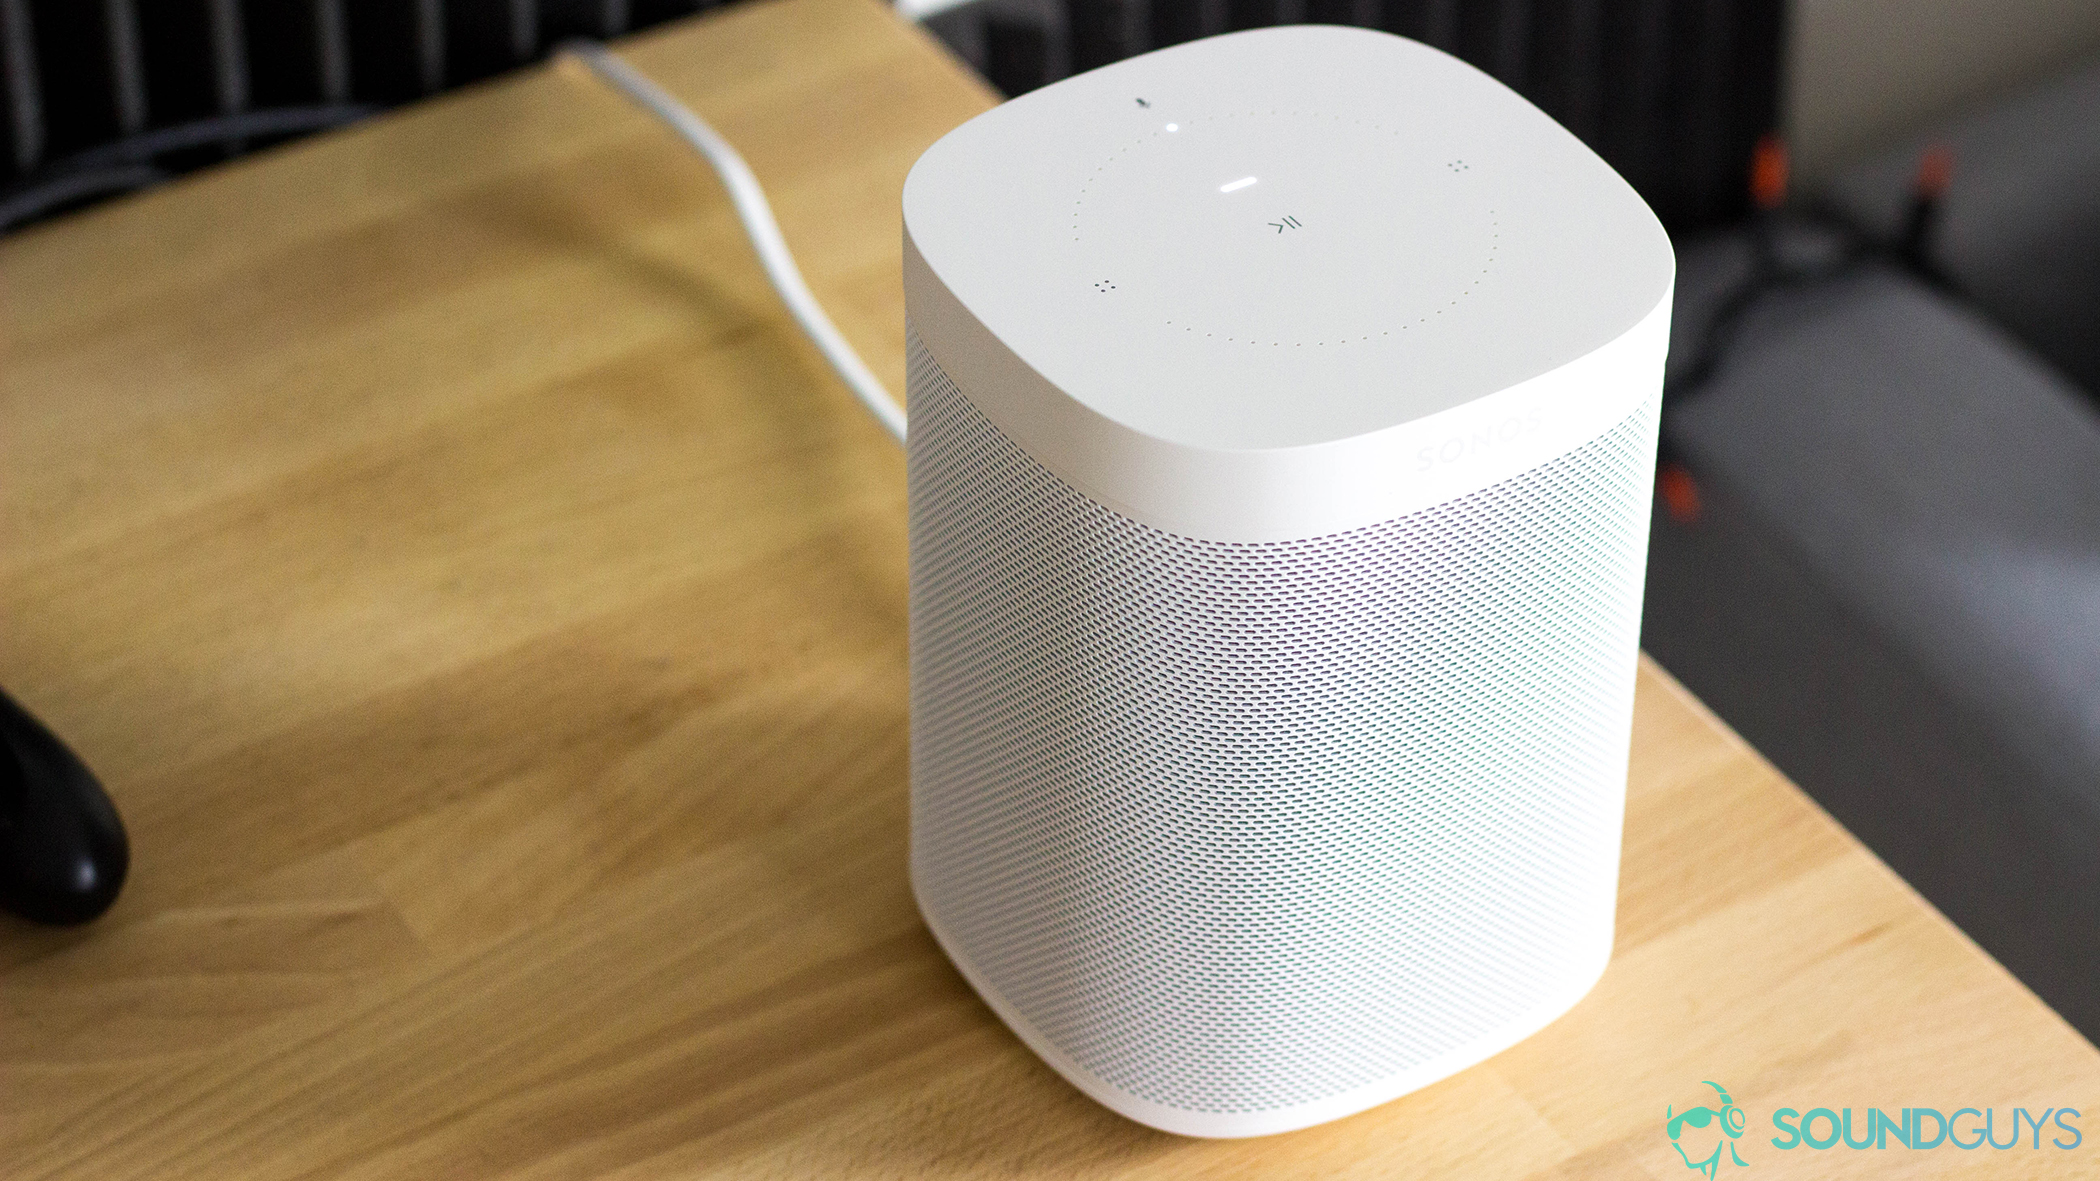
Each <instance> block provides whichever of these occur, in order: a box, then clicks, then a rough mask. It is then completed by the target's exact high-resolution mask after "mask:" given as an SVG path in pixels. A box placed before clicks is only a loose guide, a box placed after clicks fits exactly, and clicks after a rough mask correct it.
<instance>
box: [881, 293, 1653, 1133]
mask: <svg viewBox="0 0 2100 1181" xmlns="http://www.w3.org/2000/svg"><path fill="white" fill-rule="evenodd" d="M909 364H910V385H909V400H910V418H911V439H910V487H911V563H912V576H911V577H912V608H911V611H912V617H911V629H912V841H913V873H914V878H915V882H916V885H917V889H918V892H919V897H920V901H921V904H922V905H923V906H925V907H926V908H927V910H928V912H929V913H930V914H931V915H932V916H933V917H934V918H935V920H936V922H937V923H938V924H939V925H940V926H941V928H942V929H943V932H944V934H945V935H946V936H947V938H948V940H949V942H950V944H951V946H953V947H954V948H955V949H956V950H957V952H958V954H959V955H961V956H962V957H963V958H965V959H967V960H968V961H969V962H970V963H971V965H972V966H973V967H974V968H975V969H976V971H977V972H978V974H979V975H980V976H981V977H982V978H983V979H984V980H985V981H986V982H987V983H989V984H990V985H991V987H993V988H994V989H996V990H997V991H998V992H999V993H1000V994H1002V996H1003V997H1004V998H1005V1000H1006V1001H1007V1002H1008V1003H1009V1004H1010V1005H1011V1007H1012V1008H1013V1009H1014V1010H1015V1011H1017V1012H1018V1013H1019V1014H1020V1015H1021V1016H1023V1017H1024V1018H1025V1019H1026V1020H1027V1021H1028V1022H1029V1023H1030V1024H1032V1025H1034V1026H1035V1028H1036V1030H1037V1031H1038V1032H1039V1033H1040V1034H1041V1035H1042V1036H1043V1037H1044V1038H1046V1039H1047V1040H1049V1041H1050V1042H1052V1043H1053V1044H1054V1045H1055V1046H1056V1047H1057V1048H1058V1049H1060V1050H1061V1051H1063V1052H1064V1053H1065V1054H1066V1055H1067V1056H1069V1057H1070V1058H1071V1059H1073V1060H1074V1061H1076V1062H1078V1063H1079V1064H1080V1065H1082V1066H1083V1067H1084V1068H1086V1069H1087V1070H1089V1071H1091V1072H1093V1073H1094V1074H1095V1075H1097V1076H1098V1077H1099V1078H1100V1079H1102V1080H1104V1081H1106V1082H1107V1083H1109V1084H1111V1085H1113V1086H1115V1087H1118V1088H1120V1089H1122V1090H1124V1091H1126V1092H1128V1093H1130V1094H1132V1095H1135V1096H1138V1097H1140V1098H1142V1099H1146V1100H1149V1101H1151V1102H1154V1103H1159V1104H1162V1105H1166V1106H1170V1107H1175V1108H1181V1109H1186V1110H1192V1111H1205V1112H1228V1113H1229V1112H1253V1111H1262V1110H1269V1109H1274V1108H1279V1107H1288V1106H1293V1105H1296V1104H1301V1103H1308V1102H1313V1101H1316V1100H1320V1099H1325V1098H1329V1097H1331V1096H1335V1095H1338V1094H1340V1093H1342V1092H1344V1091H1348V1090H1351V1089H1353V1088H1356V1087H1361V1086H1366V1085H1369V1084H1372V1083H1375V1082H1378V1081H1380V1080H1382V1079H1386V1078H1390V1077H1392V1076H1394V1075H1396V1074H1399V1073H1400V1072H1403V1071H1406V1070H1408V1069H1409V1068H1411V1067H1414V1066H1417V1065H1419V1064H1422V1063H1424V1062H1426V1061H1428V1060H1430V1059H1432V1058H1435V1057H1437V1056H1438V1055H1440V1054H1445V1053H1448V1052H1452V1051H1454V1050H1457V1049H1459V1048H1461V1047H1463V1046H1464V1045H1465V1044H1467V1043H1469V1042H1474V1041H1478V1040H1480V1039H1483V1038H1487V1037H1492V1036H1493V1035H1494V1034H1495V1032H1496V1031H1497V1030H1498V1029H1503V1028H1507V1027H1508V1026H1509V1025H1510V1024H1511V1023H1512V1022H1514V1021H1518V1020H1521V1019H1522V1018H1523V1017H1524V1015H1525V1014H1527V1013H1530V1012H1533V1011H1535V1010H1536V1009H1537V1008H1538V1007H1539V1006H1540V1005H1541V1004H1543V1003H1546V1002H1548V1001H1550V1000H1551V999H1552V998H1553V997H1555V996H1561V995H1565V994H1566V993H1568V991H1569V990H1570V989H1571V988H1573V987H1579V986H1580V985H1581V984H1582V983H1585V982H1586V979H1577V977H1578V976H1583V975H1584V974H1585V973H1586V972H1589V971H1594V970H1595V967H1596V965H1597V964H1598V963H1599V962H1601V956H1602V955H1603V954H1604V950H1605V948H1606V947H1607V946H1608V941H1609V937H1610V923H1611V915H1612V907H1613V901H1614V897H1615V890H1616V883H1617V873H1618V853H1619V827H1620V822H1621V814H1622V811H1623V805H1624V799H1625V766H1626V748H1627V734H1628V725H1629V718H1630V709H1631V699H1632V680H1633V672H1634V661H1635V653H1636V648H1637V644H1638V635H1639V624H1640V593H1641V576H1642V562H1643V558H1644V555H1645V552H1646V544H1647V525H1648V504H1649V490H1650V486H1651V480H1652V476H1651V473H1652V471H1653V466H1652V465H1653V460H1654V441H1655V409H1654V405H1653V403H1650V404H1648V405H1647V406H1645V407H1644V408H1643V409H1641V410H1639V411H1637V412H1636V413H1634V414H1633V415H1631V416H1630V417H1628V418H1627V419H1626V420H1625V421H1624V422H1622V423H1620V424H1619V425H1618V426H1617V427H1616V428H1614V429H1613V430H1611V431H1610V432H1608V433H1607V434H1605V435H1603V436H1601V437H1600V438H1598V439H1596V440H1595V441H1593V442H1591V443H1589V444H1587V445H1585V446H1583V447H1581V448H1579V449H1577V450H1575V451H1572V452H1570V453H1568V454H1566V455H1564V456H1562V457H1560V458H1559V459H1557V460H1555V461H1553V462H1551V463H1548V464H1545V465H1543V466H1540V467H1538V468H1535V469H1533V470H1531V471H1529V472H1526V473H1524V474H1522V475H1520V476H1517V477H1515V478H1513V479H1510V480H1507V481H1505V482H1503V483H1501V484H1497V485H1494V486H1492V487H1489V488H1486V489H1484V490H1482V491H1480V492H1477V493H1474V494H1472V495H1469V496H1465V497H1462V498H1459V499H1455V500H1451V501H1447V502H1445V503H1443V504H1440V505H1436V506H1434V507H1432V508H1429V509H1425V510H1422V511H1420V512H1416V513H1412V514H1409V515H1407V516H1404V517H1401V518H1398V519H1396V520H1393V521H1389V522H1386V523H1384V524H1380V525H1374V526H1370V527H1368V528H1363V529H1357V530H1354V531H1351V532H1346V533H1340V534H1335V535H1332V536H1327V537H1318V538H1312V539H1308V540H1304V541H1292V542H1280V543H1274V544H1229V543H1220V542H1209V541H1200V540H1195V539H1191V538H1186V537H1181V536H1177V535H1174V534H1171V533H1166V532H1162V531H1160V530H1157V529H1153V528H1150V527H1148V526H1145V525H1142V524H1139V523H1138V522H1135V521H1132V520H1130V519H1129V518H1127V517H1124V516H1122V515H1120V514H1118V513H1116V512H1114V511H1112V510H1110V509H1108V508H1107V507H1105V506H1103V505H1101V504H1098V503H1096V502H1095V501H1093V500H1091V499H1089V498H1088V497H1086V496H1085V495H1083V494H1081V493H1080V492H1078V491H1077V490H1075V489H1074V488H1072V487H1071V486H1069V485H1067V484H1065V483H1064V482H1063V481H1061V480H1060V479H1058V478H1057V477H1056V476H1055V475H1053V474H1051V473H1050V472H1049V471H1047V470H1045V469H1044V468H1042V467H1041V466H1040V465H1038V464H1037V463H1035V462H1034V461H1033V460H1032V459H1030V458H1029V457H1028V456H1027V455H1026V454H1025V453H1023V452H1022V451H1021V450H1020V449H1019V448H1017V447H1016V446H1015V445H1014V444H1013V443H1012V442H1011V441H1010V440H1008V439H1007V438H1006V437H1005V436H1004V435H1003V434H1001V433H1000V432H999V431H998V430H997V429H996V428H994V427H993V426H992V425H991V424H990V423H989V422H987V421H986V420H985V419H984V417H983V416H982V415H981V414H979V413H978V412H977V410H976V408H975V407H974V406H972V405H971V404H970V402H969V401H968V400H967V399H966V398H965V397H964V395H963V394H962V393H961V391H959V390H958V389H957V388H956V386H955V384H954V383H953V382H952V381H951V380H950V379H949V378H948V376H947V374H945V373H944V372H942V370H941V368H940V367H939V365H938V364H937V363H936V362H935V361H934V360H933V358H932V356H931V355H930V354H929V353H928V352H927V351H926V349H925V347H924V345H923V344H922V343H921V342H920V341H919V338H918V336H917V334H916V332H913V333H912V334H911V337H910V361H909Z"/></svg>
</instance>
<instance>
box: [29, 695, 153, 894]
mask: <svg viewBox="0 0 2100 1181" xmlns="http://www.w3.org/2000/svg"><path fill="white" fill-rule="evenodd" d="M130 865H131V846H130V843H129V842H128V841H127V840H126V839H125V836H124V822H123V821H122V820H119V819H118V818H117V809H116V806H115V805H114V804H112V803H110V800H109V796H108V795H107V794H106V793H104V792H103V790H102V785H101V784H100V783H99V782H97V781H96V779H95V776H94V774H93V773H92V772H90V771H89V770H88V769H87V764H85V763H83V762H81V761H80V758H79V756H77V755H75V754H74V753H73V752H72V751H70V750H68V749H66V745H65V743H63V742H60V741H59V740H58V736H57V735H55V734H53V733H51V731H49V730H47V729H45V728H44V725H43V723H41V722H39V721H37V720H36V718H34V717H32V716H31V715H30V713H29V711H28V710H25V709H23V708H22V707H21V706H20V705H18V704H16V703H15V700H14V698H12V697H9V696H8V695H7V694H6V693H4V692H0V908H4V909H6V910H9V911H12V912H13V913H15V914H17V915H20V916H21V917H23V918H25V919H31V920H33V921H35V922H39V923H55V924H73V923H84V922H87V921H88V920H90V919H93V918H95V917H97V916H99V915H101V914H102V912H104V911H106V910H108V909H109V907H110V904H111V903H113V902H115V901H116V900H117V891H118V890H121V889H122V888H123V886H124V874H125V871H126V870H127V869H129V868H130Z"/></svg>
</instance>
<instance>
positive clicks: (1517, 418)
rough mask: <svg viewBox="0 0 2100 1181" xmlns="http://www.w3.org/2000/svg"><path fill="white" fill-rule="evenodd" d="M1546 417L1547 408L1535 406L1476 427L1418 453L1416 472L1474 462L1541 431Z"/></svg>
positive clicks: (1416, 456)
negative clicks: (1487, 452) (1486, 452)
mask: <svg viewBox="0 0 2100 1181" xmlns="http://www.w3.org/2000/svg"><path fill="white" fill-rule="evenodd" d="M1545 417H1546V408H1545V407H1544V406H1534V407H1532V408H1531V409H1530V410H1528V411H1525V412H1524V413H1522V414H1512V415H1510V416H1509V417H1508V418H1505V419H1503V420H1502V421H1500V422H1496V423H1488V424H1484V425H1482V426H1478V427H1475V428H1473V429H1472V430H1470V431H1468V432H1466V433H1465V434H1462V435H1453V436H1451V437H1450V438H1448V439H1445V440H1444V441H1443V442H1441V443H1435V444H1432V445H1430V446H1428V447H1424V448H1422V449H1421V450H1420V451H1417V452H1415V470H1416V471H1417V472H1426V471H1429V470H1430V469H1432V468H1438V467H1446V466H1449V465H1451V464H1454V463H1458V462H1460V461H1462V460H1466V459H1470V458H1472V457H1473V456H1475V455H1478V454H1480V453H1481V452H1483V451H1490V450H1493V449H1494V448H1496V447H1501V446H1504V445H1506V444H1509V443H1512V442H1514V441H1516V440H1518V439H1521V438H1523V437H1524V436H1525V435H1528V434H1531V433H1533V432H1534V431H1536V430H1538V429H1539V424H1540V423H1541V422H1542V421H1544V419H1545Z"/></svg>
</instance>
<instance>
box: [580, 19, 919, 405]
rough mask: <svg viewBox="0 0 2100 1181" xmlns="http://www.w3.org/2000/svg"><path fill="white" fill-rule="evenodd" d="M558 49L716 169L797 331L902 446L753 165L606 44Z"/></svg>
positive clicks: (878, 386)
mask: <svg viewBox="0 0 2100 1181" xmlns="http://www.w3.org/2000/svg"><path fill="white" fill-rule="evenodd" d="M562 48H563V50H564V51H566V52H567V53H569V54H570V55H572V56H573V57H575V58H576V60H578V61H580V62H582V63H583V64H584V65H586V66H589V67H590V69H591V72H592V73H595V74H597V75H598V76H599V77H600V78H603V79H605V81H607V82H609V83H611V84H612V85H613V86H614V87H616V88H617V89H618V90H619V91H620V93H622V94H624V95H626V96H627V97H628V98H630V99H633V100H634V102H635V103H636V105H638V106H640V107H641V108H642V109H644V110H646V111H648V112H649V113H650V114H652V115H655V116H656V117H657V118H659V119H662V120H663V121H664V122H665V123H667V124H669V125H670V126H671V129H672V130H673V131H676V132H677V133H678V135H679V137H680V138H682V139H684V140H685V142H687V143H689V144H691V145H692V146H693V147H694V149H695V150H697V151H698V152H699V153H700V154H701V155H702V156H705V157H706V158H707V162H708V163H709V164H711V165H713V166H714V170H715V175H717V176H719V177H721V178H722V187H723V188H725V189H727V190H729V203H730V204H731V205H732V206H734V207H735V209H736V215H737V218H738V220H740V221H742V222H743V223H744V232H745V233H746V234H747V235H749V236H750V238H751V246H752V248H753V249H754V250H756V251H757V252H758V261H759V263H760V265H762V266H764V267H765V270H766V277H767V278H768V279H771V280H772V281H773V289H774V290H776V291H778V292H779V293H780V300H781V302H782V303H785V304H786V305H787V309H788V311H789V312H790V313H792V314H793V315H794V317H795V322H796V323H798V324H800V325H802V331H803V332H805V333H807V334H808V335H809V339H810V340H811V341H812V342H813V343H815V344H816V346H817V351H819V352H821V353H823V354H824V359H825V360H826V361H829V362H831V367H832V368H833V369H834V370H836V371H837V372H838V375H839V378H840V379H841V380H843V381H844V382H845V383H846V386H847V388H848V389H851V390H852V391H853V396H854V397H856V398H859V399H860V400H861V404H862V405H864V406H866V407H867V408H868V412H869V413H871V414H873V415H874V416H875V418H876V421H878V422H880V423H882V425H883V427H884V428H885V429H887V430H888V431H889V432H890V433H891V434H892V435H895V436H897V441H898V442H900V443H901V442H903V441H904V411H903V410H902V409H901V408H900V407H899V406H898V405H897V403H896V402H895V401H894V400H893V399H891V397H890V394H889V391H888V390H886V389H884V388H883V387H882V381H881V380H880V379H879V378H877V377H876V376H875V374H874V373H873V372H872V371H871V370H869V368H868V366H867V363H866V362H864V361H862V360H861V359H860V354H859V353H856V352H854V351H853V346H852V345H851V344H849V343H847V341H846V338H845V337H844V336H843V335H841V334H840V333H839V330H838V327H837V326H836V325H834V324H833V323H832V322H831V317H829V316H827V315H825V314H824V309H823V307H822V306H820V305H819V304H818V303H817V298H816V296H814V295H811V294H810V293H809V285H808V284H806V283H804V282H803V281H802V272H801V270H800V269H799V268H797V267H796V266H795V256H794V255H793V254H791V253H789V251H788V245H787V239H785V238H783V237H781V236H780V225H779V223H778V222H775V221H774V220H773V208H772V206H770V205H768V204H766V191H765V189H763V188H761V187H760V186H759V183H758V178H757V177H756V176H753V175H752V174H751V166H750V165H748V164H746V163H744V158H743V157H742V156H739V155H738V154H737V151H736V149H735V148H733V147H730V146H729V141H728V140H726V139H723V138H722V137H721V135H720V134H718V133H717V132H716V131H715V129H714V128H712V127H709V126H708V125H707V123H706V122H705V121H704V120H702V119H701V118H700V116H698V115H695V114H694V113H693V112H692V111H691V110H690V109H689V108H687V107H686V106H685V104H683V103H681V102H679V101H678V100H677V99H675V98H672V97H671V96H670V95H669V94H667V93H665V91H664V89H663V88H662V87H660V86H658V85H657V84H656V83H654V82H651V81H650V80H649V79H648V77H647V76H645V75H644V74H642V73H641V72H640V71H639V70H636V69H635V68H634V67H633V66H630V65H628V64H627V63H626V61H624V60H623V59H621V58H620V57H619V55H617V54H615V53H613V52H612V51H611V50H609V49H607V48H605V47H604V46H603V45H600V44H598V43H597V42H595V41H571V42H568V43H567V44H566V45H564V46H563V47H562Z"/></svg>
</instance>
